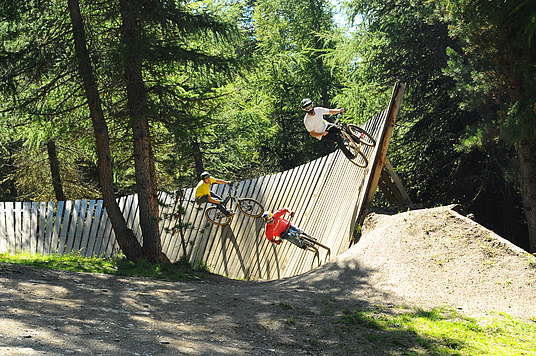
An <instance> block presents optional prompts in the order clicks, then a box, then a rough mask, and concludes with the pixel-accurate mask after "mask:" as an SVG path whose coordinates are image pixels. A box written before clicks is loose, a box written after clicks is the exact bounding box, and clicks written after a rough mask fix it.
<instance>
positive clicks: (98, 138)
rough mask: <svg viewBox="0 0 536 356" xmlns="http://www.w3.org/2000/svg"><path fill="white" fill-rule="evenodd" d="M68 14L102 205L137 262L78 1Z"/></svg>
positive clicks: (123, 246) (123, 247) (120, 240)
mask: <svg viewBox="0 0 536 356" xmlns="http://www.w3.org/2000/svg"><path fill="white" fill-rule="evenodd" d="M68 3H69V13H70V15H71V22H72V25H73V35H74V42H75V50H76V57H77V60H78V71H79V73H80V76H81V77H82V81H83V83H84V91H85V93H86V97H87V100H88V106H89V111H90V115H91V121H92V123H93V131H94V135H95V147H96V150H97V165H98V169H99V181H100V186H101V191H102V195H103V199H104V206H105V208H106V211H107V213H108V217H109V219H110V222H111V224H112V228H113V230H114V233H115V238H116V240H117V243H118V244H119V247H120V248H121V251H123V253H124V254H125V256H126V257H127V258H128V259H129V260H131V261H137V260H139V259H140V258H141V257H142V248H141V245H140V243H139V242H138V240H137V239H136V236H135V235H134V233H133V231H132V230H130V229H129V228H128V227H127V223H126V221H125V217H124V216H123V213H122V212H121V209H120V208H119V205H118V204H117V200H115V194H114V189H113V176H112V161H111V158H110V142H109V135H108V126H107V125H106V121H105V120H104V114H103V112H102V106H101V101H100V95H99V92H98V89H97V84H96V82H95V77H94V76H93V68H92V67H91V62H90V58H89V53H88V50H87V47H86V37H85V32H84V25H83V22H82V16H81V14H80V4H79V2H78V0H68Z"/></svg>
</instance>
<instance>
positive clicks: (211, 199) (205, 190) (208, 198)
mask: <svg viewBox="0 0 536 356" xmlns="http://www.w3.org/2000/svg"><path fill="white" fill-rule="evenodd" d="M214 183H215V184H229V183H231V182H229V181H226V180H223V179H217V178H213V177H211V176H210V173H208V172H203V173H201V180H200V181H199V183H197V186H196V187H195V200H196V202H197V203H199V204H201V203H207V202H208V203H212V204H214V205H216V207H217V208H218V209H219V210H220V211H221V212H222V213H223V214H225V216H229V215H233V214H234V213H233V212H232V211H229V210H227V208H225V203H227V199H226V200H223V201H222V199H221V197H219V196H218V195H217V194H215V193H213V192H211V191H210V186H211V185H212V184H214Z"/></svg>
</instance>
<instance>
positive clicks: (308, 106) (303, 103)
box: [301, 98, 313, 111]
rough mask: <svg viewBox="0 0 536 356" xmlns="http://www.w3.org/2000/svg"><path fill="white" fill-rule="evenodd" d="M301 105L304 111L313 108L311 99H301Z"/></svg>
mask: <svg viewBox="0 0 536 356" xmlns="http://www.w3.org/2000/svg"><path fill="white" fill-rule="evenodd" d="M301 107H302V109H303V110H305V111H309V110H311V109H312V108H313V101H312V100H311V99H308V98H305V99H303V100H302V101H301Z"/></svg>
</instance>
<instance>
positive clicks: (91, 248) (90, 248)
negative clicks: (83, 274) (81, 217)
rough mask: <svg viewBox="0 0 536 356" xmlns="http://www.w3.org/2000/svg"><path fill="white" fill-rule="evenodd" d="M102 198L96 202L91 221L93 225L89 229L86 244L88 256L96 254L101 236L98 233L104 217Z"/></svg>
mask: <svg viewBox="0 0 536 356" xmlns="http://www.w3.org/2000/svg"><path fill="white" fill-rule="evenodd" d="M102 205H103V201H102V200H97V201H96V202H95V208H94V210H93V221H92V223H91V227H90V229H89V231H90V234H89V235H88V242H87V246H86V254H85V255H86V256H87V257H89V256H94V255H95V246H96V245H97V240H100V239H101V238H100V237H99V236H98V235H97V232H98V229H99V224H100V222H101V218H102Z"/></svg>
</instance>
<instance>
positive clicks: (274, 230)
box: [266, 209, 290, 241]
mask: <svg viewBox="0 0 536 356" xmlns="http://www.w3.org/2000/svg"><path fill="white" fill-rule="evenodd" d="M285 213H290V211H288V210H287V209H279V210H278V211H276V212H275V213H274V214H273V217H274V220H273V221H272V222H271V223H268V224H266V238H267V239H268V240H269V241H272V240H273V239H274V237H276V236H279V237H281V234H282V233H283V232H285V231H287V230H288V228H289V226H290V222H289V221H288V220H287V219H283V215H285Z"/></svg>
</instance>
